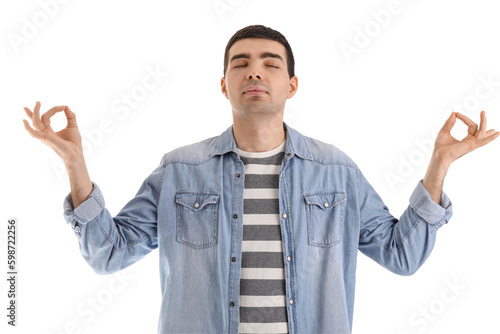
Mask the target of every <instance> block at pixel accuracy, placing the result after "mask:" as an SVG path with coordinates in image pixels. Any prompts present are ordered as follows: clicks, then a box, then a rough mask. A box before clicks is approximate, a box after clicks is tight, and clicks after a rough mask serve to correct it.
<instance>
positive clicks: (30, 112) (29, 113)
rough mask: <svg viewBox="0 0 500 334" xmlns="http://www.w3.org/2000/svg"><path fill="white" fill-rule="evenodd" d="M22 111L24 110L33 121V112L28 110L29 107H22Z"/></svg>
mask: <svg viewBox="0 0 500 334" xmlns="http://www.w3.org/2000/svg"><path fill="white" fill-rule="evenodd" d="M24 111H25V112H26V115H28V117H29V118H30V119H31V121H33V112H32V111H31V110H29V108H26V107H24Z"/></svg>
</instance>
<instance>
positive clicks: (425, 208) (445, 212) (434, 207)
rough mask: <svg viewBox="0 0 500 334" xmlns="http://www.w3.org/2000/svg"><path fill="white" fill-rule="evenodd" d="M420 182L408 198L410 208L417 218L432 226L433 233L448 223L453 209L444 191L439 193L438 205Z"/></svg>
mask: <svg viewBox="0 0 500 334" xmlns="http://www.w3.org/2000/svg"><path fill="white" fill-rule="evenodd" d="M422 181H423V180H420V181H419V182H418V184H417V187H416V188H415V190H414V191H413V193H412V194H411V196H410V206H411V208H412V209H413V210H415V212H416V213H417V215H418V216H419V217H421V218H422V219H423V220H425V221H426V222H427V223H428V224H431V225H432V232H434V231H436V230H437V229H438V228H440V227H441V226H443V224H446V223H448V221H449V220H450V218H451V215H452V211H453V209H452V205H451V201H450V199H449V198H448V196H447V195H446V194H445V192H444V191H441V200H440V203H439V204H437V203H436V202H434V201H433V200H432V198H431V196H430V194H429V192H428V191H427V189H425V187H424V184H423V183H422Z"/></svg>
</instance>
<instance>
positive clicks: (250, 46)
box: [229, 38, 286, 59]
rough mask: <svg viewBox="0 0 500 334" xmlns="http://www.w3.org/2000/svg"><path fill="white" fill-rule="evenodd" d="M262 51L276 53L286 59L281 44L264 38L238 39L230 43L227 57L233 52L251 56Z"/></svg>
mask: <svg viewBox="0 0 500 334" xmlns="http://www.w3.org/2000/svg"><path fill="white" fill-rule="evenodd" d="M262 52H272V53H277V54H279V55H280V56H281V57H282V58H283V59H286V49H285V46H284V45H283V44H281V43H280V42H276V41H273V40H270V39H264V38H245V39H240V40H239V41H237V42H235V43H234V44H233V45H231V48H230V49H229V59H231V57H232V56H233V55H235V54H240V53H248V54H250V56H251V57H254V56H258V55H260V54H261V53H262Z"/></svg>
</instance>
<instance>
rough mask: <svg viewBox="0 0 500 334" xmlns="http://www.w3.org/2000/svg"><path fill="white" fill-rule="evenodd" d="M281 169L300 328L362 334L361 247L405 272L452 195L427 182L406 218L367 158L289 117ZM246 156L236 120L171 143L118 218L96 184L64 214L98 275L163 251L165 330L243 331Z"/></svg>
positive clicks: (292, 311) (290, 304)
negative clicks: (358, 317) (365, 166)
mask: <svg viewBox="0 0 500 334" xmlns="http://www.w3.org/2000/svg"><path fill="white" fill-rule="evenodd" d="M283 127H284V129H285V133H286V144H285V155H284V159H283V161H282V164H281V168H280V172H279V209H280V214H279V219H280V225H281V234H282V239H283V242H282V244H283V261H284V263H285V279H286V298H287V314H288V324H289V331H290V333H343V334H344V333H351V329H352V320H353V307H354V289H355V277H356V259H357V254H358V249H359V250H360V251H361V252H362V253H363V254H365V255H367V256H368V257H370V258H372V259H373V260H375V261H376V262H378V263H379V264H380V265H381V266H383V267H385V268H387V269H389V270H390V271H392V272H394V273H396V274H399V275H411V274H413V273H414V272H415V271H416V270H417V269H418V268H419V267H420V266H421V265H422V264H423V263H424V261H425V260H426V259H427V257H428V256H429V254H430V253H431V251H432V248H433V246H434V243H435V240H436V231H437V230H438V229H439V228H440V227H441V226H442V225H443V224H445V223H447V222H448V220H449V219H450V217H451V215H452V204H451V202H450V200H449V198H448V196H446V194H445V193H444V192H442V195H441V203H440V205H438V204H436V203H435V202H433V201H432V199H431V197H430V195H429V193H428V192H427V190H426V189H425V187H424V186H423V184H422V180H420V181H419V182H418V183H417V185H416V188H415V190H414V191H413V193H412V194H411V196H410V200H409V205H408V207H407V208H406V210H405V211H404V213H403V214H402V215H401V217H400V218H399V219H397V218H395V217H394V216H392V214H391V213H389V211H388V208H387V207H386V205H385V204H384V203H383V202H382V200H381V198H380V197H379V195H378V194H377V193H376V192H375V190H374V189H373V188H372V186H371V185H370V184H369V183H368V181H367V180H366V179H365V177H364V176H363V174H362V173H361V171H360V170H359V169H358V167H357V166H356V164H355V163H354V162H353V161H352V160H351V159H350V158H349V157H348V156H347V155H346V154H345V153H343V152H342V151H341V150H339V149H338V148H336V147H335V146H333V145H330V144H326V143H324V142H321V141H319V140H315V139H312V138H310V137H306V136H303V135H302V134H300V133H299V132H297V131H296V130H294V129H292V128H291V127H290V126H288V125H287V124H286V123H283ZM244 170H245V169H244V164H243V162H242V161H241V159H240V157H239V155H238V151H237V146H236V142H235V140H234V135H233V128H232V126H230V127H229V128H228V129H227V130H226V131H225V132H223V133H222V134H221V135H220V136H217V137H213V138H209V139H206V140H203V141H201V142H198V143H195V144H192V145H188V146H184V147H181V148H178V149H175V150H173V151H171V152H169V153H166V154H165V155H164V156H163V158H162V160H161V163H160V165H159V166H158V167H157V168H156V169H155V170H154V171H153V172H152V173H151V175H149V176H148V177H147V178H146V179H145V180H144V182H143V183H142V185H141V187H140V189H139V191H138V192H137V195H136V196H135V197H134V198H133V199H132V200H130V201H129V202H128V203H127V204H126V205H125V206H124V207H123V209H122V210H121V211H120V212H119V213H118V215H116V216H115V217H113V216H112V215H111V213H110V212H109V211H108V210H107V209H106V207H105V202H104V197H103V194H102V193H101V190H100V189H99V187H98V186H97V184H96V183H94V182H92V184H93V190H92V193H91V194H90V196H89V198H88V199H87V200H86V201H84V202H83V203H81V204H80V205H79V206H78V207H77V208H76V209H75V208H74V206H73V203H72V199H71V194H68V196H67V197H66V198H65V201H64V218H65V220H66V222H67V223H69V224H70V225H71V227H72V228H73V229H74V232H75V234H76V236H77V238H78V243H79V246H80V250H81V253H82V255H83V257H84V258H85V260H86V261H87V262H88V264H89V265H90V266H91V267H92V268H93V270H94V271H95V272H96V273H98V274H111V273H114V272H116V271H119V270H121V269H123V268H126V267H128V266H130V265H131V264H133V263H134V262H136V261H138V260H140V259H141V258H142V257H143V256H145V255H146V254H148V253H149V252H150V251H152V250H153V249H156V248H158V250H159V252H160V254H159V259H160V263H159V265H160V282H161V293H162V305H161V310H160V315H159V322H158V333H238V327H239V292H240V269H241V254H242V232H243V224H242V218H243V212H244V211H243V210H244V208H243V190H244V181H245V173H244Z"/></svg>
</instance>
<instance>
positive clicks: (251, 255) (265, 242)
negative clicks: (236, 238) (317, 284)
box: [238, 141, 288, 333]
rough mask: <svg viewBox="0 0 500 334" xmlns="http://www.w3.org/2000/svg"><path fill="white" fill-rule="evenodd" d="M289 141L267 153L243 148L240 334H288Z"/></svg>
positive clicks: (241, 152)
mask: <svg viewBox="0 0 500 334" xmlns="http://www.w3.org/2000/svg"><path fill="white" fill-rule="evenodd" d="M284 151H285V141H283V143H282V144H281V145H280V146H278V147H276V148H275V149H273V150H271V151H267V152H245V151H242V150H239V149H238V153H239V154H240V157H241V160H242V161H243V163H244V164H245V190H244V194H243V201H244V205H243V210H244V211H243V248H242V260H241V261H242V263H241V284H240V333H288V320H287V310H286V291H285V271H284V263H283V246H282V241H281V229H280V219H279V193H278V191H279V176H278V175H279V171H280V167H281V162H282V160H283V157H284V154H285V153H284Z"/></svg>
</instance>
